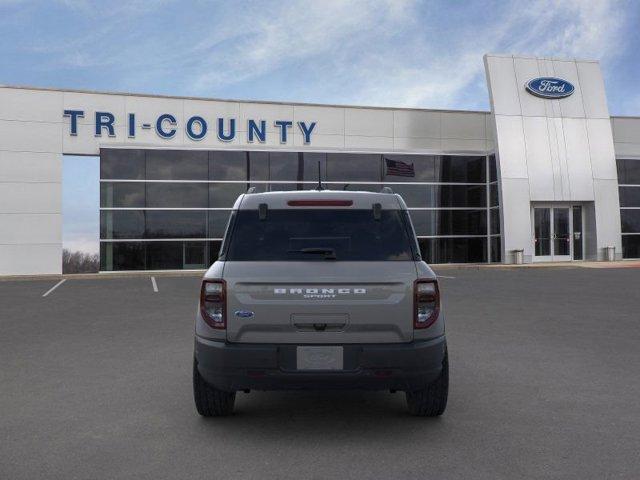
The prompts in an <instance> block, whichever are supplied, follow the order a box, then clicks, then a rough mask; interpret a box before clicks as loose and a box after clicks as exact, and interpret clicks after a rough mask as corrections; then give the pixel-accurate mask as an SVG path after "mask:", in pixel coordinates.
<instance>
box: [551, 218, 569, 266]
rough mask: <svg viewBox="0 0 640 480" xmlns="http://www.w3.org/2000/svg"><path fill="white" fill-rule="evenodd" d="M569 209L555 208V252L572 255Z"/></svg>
mask: <svg viewBox="0 0 640 480" xmlns="http://www.w3.org/2000/svg"><path fill="white" fill-rule="evenodd" d="M569 228H570V227H569V209H568V208H554V209H553V254H554V255H571V235H570V233H569Z"/></svg>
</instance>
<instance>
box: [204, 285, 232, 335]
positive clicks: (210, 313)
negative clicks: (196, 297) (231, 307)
mask: <svg viewBox="0 0 640 480" xmlns="http://www.w3.org/2000/svg"><path fill="white" fill-rule="evenodd" d="M226 310H227V285H226V283H225V281H224V280H203V281H202V289H201V290H200V313H201V315H202V319H203V320H204V321H205V322H206V323H207V325H209V326H210V327H211V328H219V329H224V328H226V326H227V312H226Z"/></svg>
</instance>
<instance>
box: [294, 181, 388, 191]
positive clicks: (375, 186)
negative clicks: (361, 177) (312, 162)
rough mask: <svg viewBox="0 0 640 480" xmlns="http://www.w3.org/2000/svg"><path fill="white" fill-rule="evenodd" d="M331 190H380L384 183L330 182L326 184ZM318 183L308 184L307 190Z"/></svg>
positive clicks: (314, 187) (315, 186)
mask: <svg viewBox="0 0 640 480" xmlns="http://www.w3.org/2000/svg"><path fill="white" fill-rule="evenodd" d="M324 187H325V188H328V189H330V190H344V191H349V192H379V191H380V190H382V185H380V184H379V183H329V184H325V185H324ZM316 188H317V185H314V184H306V185H305V187H304V189H305V190H315V189H316Z"/></svg>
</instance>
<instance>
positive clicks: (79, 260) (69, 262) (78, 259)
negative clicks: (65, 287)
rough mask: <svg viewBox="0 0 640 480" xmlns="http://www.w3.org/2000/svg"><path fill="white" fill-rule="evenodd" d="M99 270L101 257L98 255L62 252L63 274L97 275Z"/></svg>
mask: <svg viewBox="0 0 640 480" xmlns="http://www.w3.org/2000/svg"><path fill="white" fill-rule="evenodd" d="M99 270H100V256H99V255H98V254H97V253H85V252H72V251H70V250H67V249H66V248H65V249H63V250H62V273H96V272H98V271H99Z"/></svg>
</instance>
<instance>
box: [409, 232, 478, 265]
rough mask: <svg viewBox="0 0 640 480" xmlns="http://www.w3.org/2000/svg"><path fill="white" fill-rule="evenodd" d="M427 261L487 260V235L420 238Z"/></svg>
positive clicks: (419, 241)
mask: <svg viewBox="0 0 640 480" xmlns="http://www.w3.org/2000/svg"><path fill="white" fill-rule="evenodd" d="M418 244H419V245H420V252H421V254H422V258H423V259H424V261H425V262H427V263H432V264H433V263H469V262H471V263H480V262H486V261H487V237H476V238H428V239H423V238H419V239H418Z"/></svg>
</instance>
